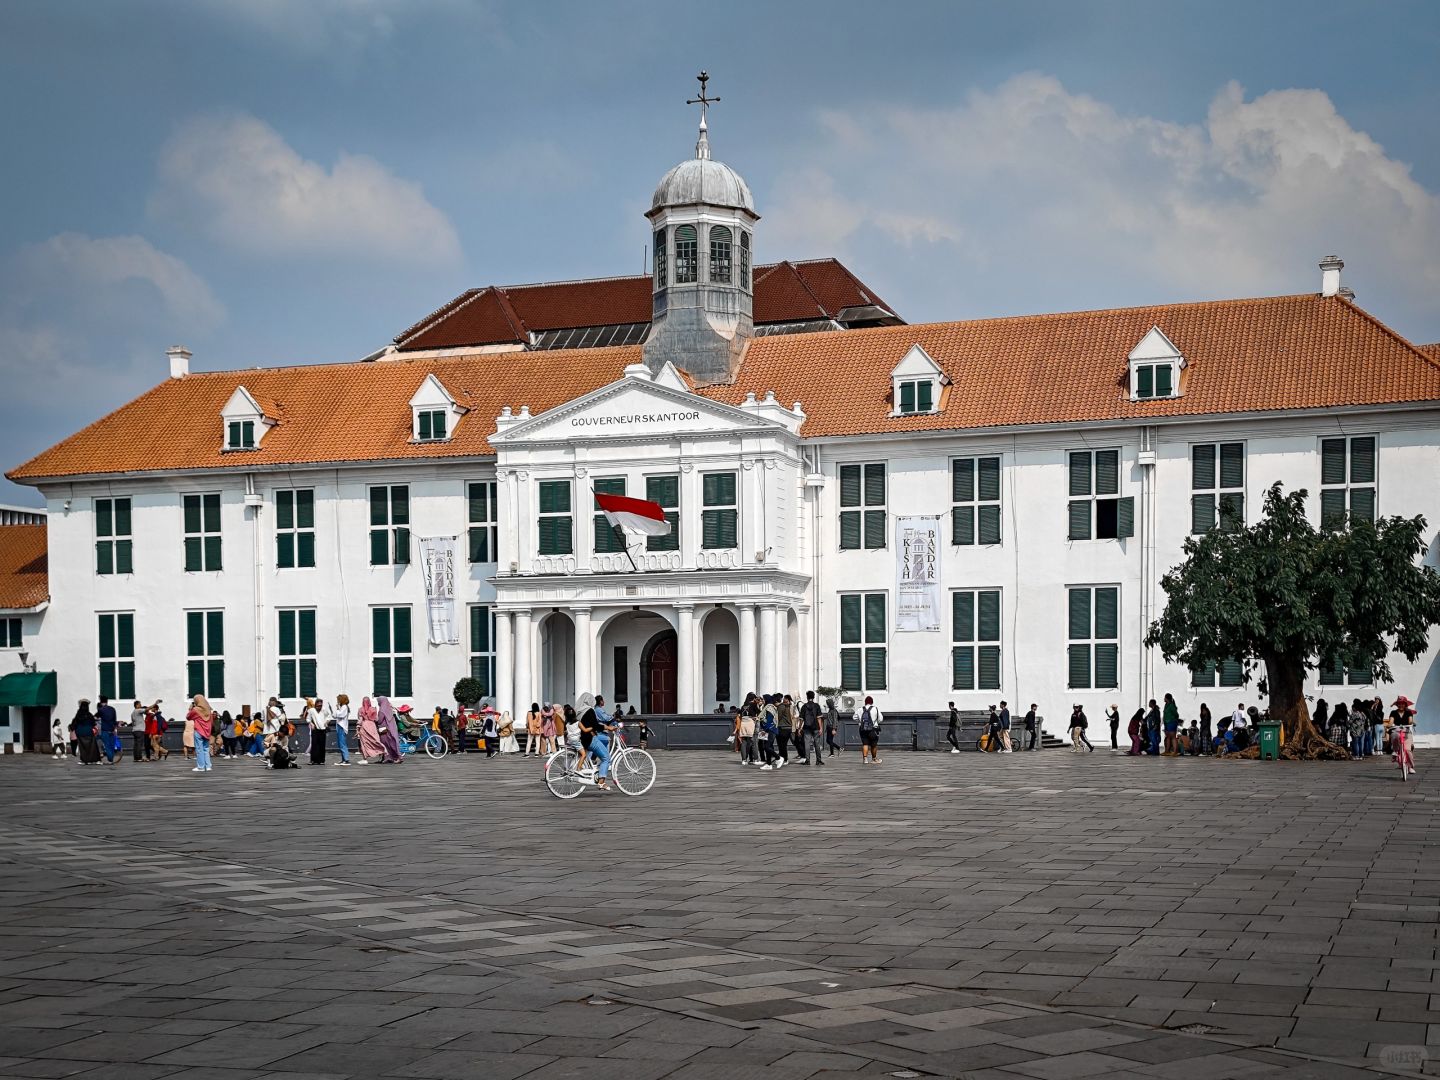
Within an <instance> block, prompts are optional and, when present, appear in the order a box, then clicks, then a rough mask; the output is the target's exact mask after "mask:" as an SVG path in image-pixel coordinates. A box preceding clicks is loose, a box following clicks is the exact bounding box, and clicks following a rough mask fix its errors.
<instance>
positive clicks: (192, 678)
mask: <svg viewBox="0 0 1440 1080" xmlns="http://www.w3.org/2000/svg"><path fill="white" fill-rule="evenodd" d="M203 693H205V661H204V660H190V661H188V662H187V663H186V664H185V694H186V696H187V697H194V696H195V695H196V694H203Z"/></svg>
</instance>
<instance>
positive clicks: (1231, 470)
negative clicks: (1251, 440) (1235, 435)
mask: <svg viewBox="0 0 1440 1080" xmlns="http://www.w3.org/2000/svg"><path fill="white" fill-rule="evenodd" d="M1220 486H1221V487H1222V488H1241V487H1244V486H1245V444H1244V443H1238V442H1232V443H1221V444H1220Z"/></svg>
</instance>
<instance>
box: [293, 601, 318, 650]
mask: <svg viewBox="0 0 1440 1080" xmlns="http://www.w3.org/2000/svg"><path fill="white" fill-rule="evenodd" d="M296 624H297V625H296V629H297V631H298V637H299V646H300V655H301V656H314V655H315V653H316V652H317V651H319V650H317V649H316V647H315V646H316V639H315V612H314V611H311V610H309V609H306V610H303V611H301V612H299V615H298V617H297V619H296Z"/></svg>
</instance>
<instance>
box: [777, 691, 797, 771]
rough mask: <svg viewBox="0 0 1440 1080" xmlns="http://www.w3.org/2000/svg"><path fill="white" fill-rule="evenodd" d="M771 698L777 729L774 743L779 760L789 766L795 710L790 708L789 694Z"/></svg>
mask: <svg viewBox="0 0 1440 1080" xmlns="http://www.w3.org/2000/svg"><path fill="white" fill-rule="evenodd" d="M772 697H773V698H774V703H775V726H776V727H777V728H778V729H779V734H777V735H776V736H775V741H776V743H778V744H779V750H780V760H781V761H782V762H783V763H784V764H786V765H789V764H790V744H791V742H792V740H793V739H794V735H795V710H794V709H793V708H792V707H791V703H790V695H789V694H785V695H783V696H782V695H780V694H774V695H772Z"/></svg>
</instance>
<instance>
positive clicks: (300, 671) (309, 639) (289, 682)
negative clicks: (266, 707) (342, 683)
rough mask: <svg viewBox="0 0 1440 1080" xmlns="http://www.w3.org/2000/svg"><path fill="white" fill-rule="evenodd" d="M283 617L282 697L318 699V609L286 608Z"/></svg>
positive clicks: (281, 653)
mask: <svg viewBox="0 0 1440 1080" xmlns="http://www.w3.org/2000/svg"><path fill="white" fill-rule="evenodd" d="M279 617H280V649H279V652H280V696H281V697H282V698H293V697H314V696H315V695H316V694H317V693H319V690H318V689H317V682H318V680H317V679H316V677H315V673H316V670H317V665H316V661H315V656H316V652H317V651H318V649H317V645H316V640H315V609H314V608H283V609H281V611H280V612H279Z"/></svg>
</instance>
